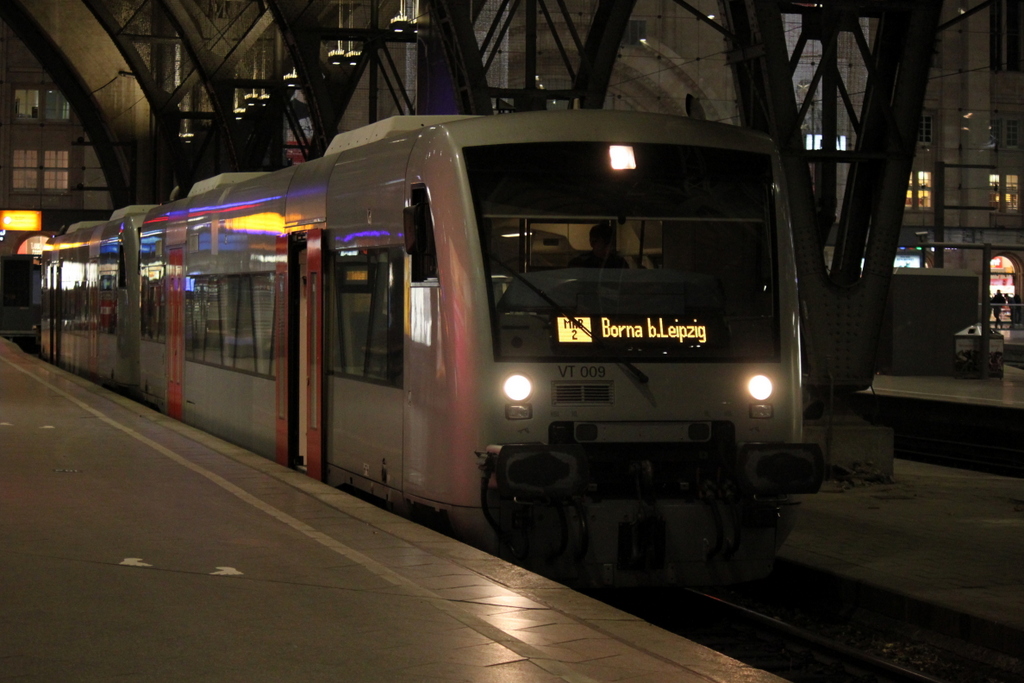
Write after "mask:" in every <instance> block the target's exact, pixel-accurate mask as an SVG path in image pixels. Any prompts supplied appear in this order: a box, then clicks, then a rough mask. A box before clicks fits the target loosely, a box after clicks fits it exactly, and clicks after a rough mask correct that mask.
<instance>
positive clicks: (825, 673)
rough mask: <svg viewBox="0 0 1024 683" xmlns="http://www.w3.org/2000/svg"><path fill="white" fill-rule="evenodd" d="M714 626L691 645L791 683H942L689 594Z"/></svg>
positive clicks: (727, 604)
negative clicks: (714, 617)
mask: <svg viewBox="0 0 1024 683" xmlns="http://www.w3.org/2000/svg"><path fill="white" fill-rule="evenodd" d="M689 592H690V593H691V595H692V598H693V599H694V600H695V601H697V602H700V603H703V605H704V607H703V609H704V610H705V611H706V613H711V614H715V615H716V619H715V622H717V624H718V625H717V626H716V627H715V628H714V629H713V630H712V631H710V632H709V633H708V634H707V635H705V634H703V633H701V632H700V631H698V632H697V633H695V634H693V635H689V634H684V635H687V637H690V638H691V639H692V640H695V641H696V642H699V643H701V644H703V645H706V646H708V647H711V648H712V649H715V650H717V651H719V652H723V653H724V654H726V655H729V656H731V657H733V658H735V659H739V660H740V661H742V662H744V663H746V664H750V665H751V666H755V667H757V668H759V669H763V670H765V671H770V672H771V673H774V674H775V675H777V676H780V677H782V678H785V679H787V680H789V681H793V682H794V683H818V682H819V681H820V682H822V683H826V682H828V683H840V682H844V681H850V682H854V681H856V682H860V683H866V682H868V681H871V682H874V683H945V681H944V679H940V678H935V677H933V676H929V675H927V674H923V673H921V672H918V671H914V670H912V669H908V668H906V667H904V666H901V665H899V664H896V663H894V662H890V661H887V660H884V659H880V658H878V657H875V656H873V655H870V654H868V653H866V652H863V651H861V650H858V649H856V648H853V647H850V646H849V645H846V644H844V643H840V642H838V641H834V640H831V639H828V638H824V637H822V636H820V635H818V634H816V633H813V632H811V631H808V630H806V629H802V628H799V627H796V626H793V625H791V624H787V623H785V622H783V621H780V620H778V619H776V618H774V617H771V616H768V615H765V614H761V613H760V612H756V611H754V610H751V609H749V608H747V607H742V606H740V605H737V604H734V603H731V602H729V601H726V600H723V599H722V598H720V597H716V596H712V595H708V594H706V593H701V592H699V591H689Z"/></svg>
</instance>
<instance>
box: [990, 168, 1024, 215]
mask: <svg viewBox="0 0 1024 683" xmlns="http://www.w3.org/2000/svg"><path fill="white" fill-rule="evenodd" d="M1019 185H1020V177H1019V176H1018V175H1016V174H1012V173H1008V174H1005V175H1001V174H998V173H992V174H990V175H989V177H988V186H989V191H988V203H989V205H990V206H991V207H992V210H993V211H1001V212H1004V213H1017V212H1018V211H1020V190H1019Z"/></svg>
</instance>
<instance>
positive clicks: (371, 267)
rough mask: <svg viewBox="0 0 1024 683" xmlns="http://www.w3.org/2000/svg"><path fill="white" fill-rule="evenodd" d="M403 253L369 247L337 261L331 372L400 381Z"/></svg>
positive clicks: (340, 257) (385, 381)
mask: <svg viewBox="0 0 1024 683" xmlns="http://www.w3.org/2000/svg"><path fill="white" fill-rule="evenodd" d="M402 260H403V259H402V258H401V255H400V253H398V251H397V250H388V249H370V250H363V251H360V252H358V253H357V254H354V255H344V256H339V257H338V258H337V259H336V260H335V262H334V291H333V306H332V308H333V311H332V312H333V314H334V315H333V321H332V323H333V324H332V330H331V332H332V338H333V344H332V345H333V347H334V352H333V354H332V368H331V369H332V371H333V372H334V373H335V374H340V375H348V376H351V377H356V378H362V379H366V380H370V381H375V382H382V383H386V384H391V385H395V386H400V385H401V382H402V317H401V316H402V310H403V308H402V303H401V292H402V283H403V277H402V271H401V268H402V266H401V264H402Z"/></svg>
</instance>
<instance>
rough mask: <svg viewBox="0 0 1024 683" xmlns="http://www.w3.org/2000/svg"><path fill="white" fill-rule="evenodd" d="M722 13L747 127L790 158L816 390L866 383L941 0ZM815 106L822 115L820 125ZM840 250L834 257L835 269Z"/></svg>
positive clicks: (770, 3) (785, 5)
mask: <svg viewBox="0 0 1024 683" xmlns="http://www.w3.org/2000/svg"><path fill="white" fill-rule="evenodd" d="M723 4H724V9H725V10H726V12H727V16H728V20H729V21H728V25H729V27H730V32H731V35H730V37H729V39H730V42H731V44H732V48H733V55H732V60H731V61H732V64H733V68H734V72H735V75H736V81H737V89H738V91H739V92H740V103H741V108H742V112H743V121H744V124H745V125H747V126H750V127H753V128H757V129H760V130H763V131H765V132H767V133H769V134H770V135H771V136H772V137H773V138H774V139H775V140H776V142H777V144H778V146H779V148H780V150H781V152H782V156H783V166H784V171H785V180H786V184H787V192H788V195H789V198H790V210H791V212H792V221H793V226H794V241H795V247H796V254H797V272H798V276H799V284H800V298H801V303H802V307H803V311H802V313H803V319H804V342H805V345H806V347H807V348H806V355H807V357H808V359H809V361H810V362H809V364H808V365H809V367H808V368H807V371H808V375H809V384H810V385H811V387H812V388H817V389H818V390H819V393H825V391H837V392H840V393H841V392H843V391H852V390H856V389H860V388H864V387H866V386H868V385H870V383H871V379H872V376H873V374H874V358H875V351H876V346H877V343H878V335H879V329H880V327H881V323H882V313H883V311H884V308H885V304H886V297H887V295H888V291H889V282H890V280H891V278H892V271H893V255H894V254H895V252H896V247H897V245H898V240H899V231H900V226H901V224H902V218H903V208H904V198H905V195H906V187H907V178H909V177H910V172H911V169H912V163H913V158H914V153H915V147H916V140H917V129H918V125H919V121H920V116H921V108H922V104H923V101H924V95H925V89H926V86H927V82H928V69H929V66H930V64H931V60H932V54H933V52H934V49H935V37H936V32H937V29H938V27H939V15H940V12H941V10H942V3H941V2H938V1H937V0H903V1H900V2H877V1H872V0H836V1H834V2H822V3H795V2H778V1H777V0H727V1H726V2H724V3H723ZM787 19H788V20H789V22H788V26H789V27H796V28H798V31H796V32H792V31H791V32H790V34H789V35H792V34H793V33H795V40H794V39H792V38H790V39H789V40H787V30H786V28H787V21H786V20H787ZM866 28H870V31H867V30H865V29H866ZM869 34H870V35H871V36H872V37H873V40H872V41H871V43H870V44H869V41H868V39H867V35H869ZM811 41H816V42H817V43H818V44H819V45H820V48H821V52H820V59H819V60H818V61H817V64H816V67H815V69H814V71H813V74H812V75H811V77H810V79H809V83H807V86H806V89H805V91H804V92H800V90H799V89H795V88H794V71H795V69H796V66H797V64H798V63H799V61H800V56H801V53H802V51H803V50H804V49H805V47H806V46H807V45H808V44H809V43H810V42H811ZM841 41H846V43H847V44H849V45H851V46H852V48H851V50H850V53H851V54H852V55H853V56H854V57H859V59H860V63H861V67H862V68H861V69H859V71H860V72H861V73H864V74H866V80H865V82H864V83H863V84H858V87H857V88H856V91H854V89H853V88H850V87H848V84H847V83H846V81H845V80H844V70H841V69H839V68H838V62H837V53H838V48H839V45H840V43H841ZM847 73H849V72H847ZM812 105H814V106H815V108H816V109H817V110H818V112H819V113H820V120H819V121H816V122H815V125H808V124H809V123H810V121H809V119H808V114H809V111H810V110H811V108H812ZM841 116H845V117H847V119H848V122H849V124H850V127H851V128H852V130H853V132H854V135H853V137H854V140H853V142H852V144H850V145H849V146H848V148H846V149H843V148H842V147H843V146H842V145H840V144H838V143H839V140H840V138H839V135H838V132H837V130H838V126H837V124H838V121H839V119H840V117H841ZM811 130H814V131H816V132H817V134H818V135H820V148H818V145H815V144H811V145H808V144H807V137H806V134H807V133H808V131H811ZM813 140H816V138H812V141H813ZM808 147H811V148H812V149H808ZM840 170H842V171H844V172H845V173H844V175H845V176H846V183H845V192H844V193H843V194H842V195H840V194H839V189H840V188H839V183H837V178H838V177H839V175H840V173H839V171H840ZM840 196H841V197H842V199H841V205H840ZM837 212H838V215H837ZM830 241H831V242H833V243H834V250H833V254H834V255H833V257H832V260H831V263H830V264H826V262H825V259H824V257H823V253H824V248H825V246H826V243H827V242H830Z"/></svg>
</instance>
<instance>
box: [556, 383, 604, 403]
mask: <svg viewBox="0 0 1024 683" xmlns="http://www.w3.org/2000/svg"><path fill="white" fill-rule="evenodd" d="M614 402H615V391H614V390H613V384H612V383H611V382H552V383H551V404H552V405H556V406H572V405H592V404H604V405H610V404H612V403H614Z"/></svg>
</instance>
